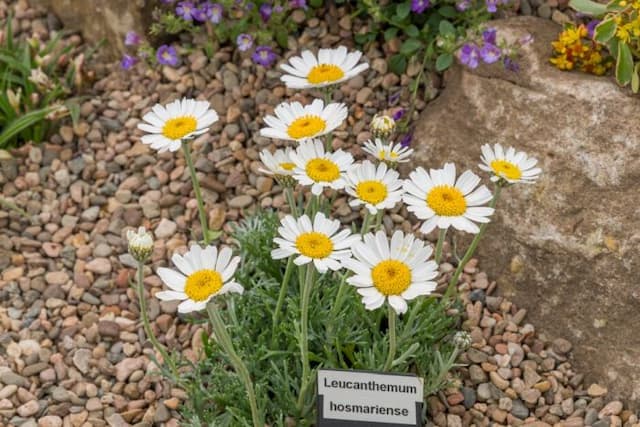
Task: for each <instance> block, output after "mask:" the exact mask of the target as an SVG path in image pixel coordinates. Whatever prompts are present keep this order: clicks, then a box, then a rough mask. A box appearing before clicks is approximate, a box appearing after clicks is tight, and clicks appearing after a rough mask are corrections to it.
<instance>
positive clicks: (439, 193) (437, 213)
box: [403, 163, 493, 233]
mask: <svg viewBox="0 0 640 427" xmlns="http://www.w3.org/2000/svg"><path fill="white" fill-rule="evenodd" d="M479 183H480V177H479V176H477V175H476V174H474V173H473V172H471V171H465V172H464V173H463V174H462V175H460V177H459V178H458V179H457V180H456V167H455V165H454V164H453V163H447V164H445V165H444V168H443V169H431V171H430V173H427V171H425V170H424V169H423V168H421V167H419V168H418V169H416V170H415V171H413V172H411V174H410V175H409V179H408V180H405V182H404V191H405V194H404V196H403V200H404V202H405V203H406V204H407V205H408V207H407V209H408V210H409V212H413V213H414V214H415V215H416V216H417V217H418V218H419V219H424V220H425V222H424V223H423V224H422V227H420V231H422V232H423V233H429V232H430V231H431V230H433V229H434V228H436V227H438V228H441V229H446V228H449V227H450V226H453V227H454V228H456V229H458V230H463V231H466V232H469V233H477V232H478V231H480V229H479V228H478V226H477V225H476V224H475V223H476V222H482V223H486V222H489V218H488V217H489V216H490V215H492V214H493V208H489V207H486V206H480V205H483V204H485V203H487V202H488V201H489V200H491V198H492V195H491V192H490V191H489V190H488V189H487V187H485V186H484V185H481V186H480V187H477V186H478V184H479ZM476 187H477V188H476Z"/></svg>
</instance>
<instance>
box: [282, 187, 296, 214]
mask: <svg viewBox="0 0 640 427" xmlns="http://www.w3.org/2000/svg"><path fill="white" fill-rule="evenodd" d="M284 197H285V199H286V200H287V203H288V204H289V209H291V215H293V217H294V218H298V204H297V203H296V198H295V197H294V195H293V187H288V186H287V187H285V188H284Z"/></svg>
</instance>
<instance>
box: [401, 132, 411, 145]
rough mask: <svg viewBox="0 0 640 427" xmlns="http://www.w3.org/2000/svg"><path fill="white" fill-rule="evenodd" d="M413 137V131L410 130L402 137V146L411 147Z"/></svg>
mask: <svg viewBox="0 0 640 427" xmlns="http://www.w3.org/2000/svg"><path fill="white" fill-rule="evenodd" d="M412 139H413V131H410V132H408V133H406V134H405V135H404V136H403V137H402V138H401V139H400V146H401V147H409V146H410V145H411V140H412Z"/></svg>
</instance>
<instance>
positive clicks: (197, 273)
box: [156, 245, 244, 313]
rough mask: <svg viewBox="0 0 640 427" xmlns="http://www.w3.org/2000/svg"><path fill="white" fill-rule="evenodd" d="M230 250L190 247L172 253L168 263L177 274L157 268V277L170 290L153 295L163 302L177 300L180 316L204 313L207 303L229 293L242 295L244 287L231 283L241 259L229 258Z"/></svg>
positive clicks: (211, 247) (168, 269) (170, 270)
mask: <svg viewBox="0 0 640 427" xmlns="http://www.w3.org/2000/svg"><path fill="white" fill-rule="evenodd" d="M231 254H232V252H231V249H229V248H226V247H225V248H222V249H221V250H220V253H218V248H216V247H215V246H207V247H206V248H204V249H202V248H201V247H200V246H199V245H193V246H191V248H190V249H189V252H187V253H186V254H184V255H183V256H180V255H179V254H174V255H173V257H172V258H171V260H172V261H173V263H174V264H175V266H176V267H178V270H179V271H176V270H172V269H170V268H163V267H161V268H158V276H160V278H161V279H162V281H163V282H164V283H165V284H166V285H167V286H168V287H169V288H171V290H169V291H162V292H158V293H157V294H156V297H157V298H158V299H161V300H162V301H171V300H180V301H182V302H181V303H180V305H178V312H179V313H189V312H192V311H199V310H203V309H204V308H205V307H206V306H207V303H208V302H209V300H210V299H211V298H212V297H214V296H217V295H223V294H226V293H228V292H235V293H238V294H242V292H244V288H243V287H242V286H241V285H240V284H239V283H236V282H235V281H233V275H234V274H235V272H236V268H237V267H238V263H239V262H240V257H237V256H236V257H233V258H232V257H231Z"/></svg>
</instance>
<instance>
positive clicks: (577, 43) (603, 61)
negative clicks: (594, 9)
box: [550, 0, 640, 76]
mask: <svg viewBox="0 0 640 427" xmlns="http://www.w3.org/2000/svg"><path fill="white" fill-rule="evenodd" d="M639 1H640V0H639ZM587 36H588V31H587V27H586V26H585V25H579V26H577V27H574V26H571V27H568V28H566V29H565V30H564V31H562V32H561V33H560V34H559V35H558V40H556V41H554V42H552V43H551V45H552V46H553V49H554V53H553V56H552V57H551V59H550V61H551V63H552V64H553V65H555V66H556V67H557V68H559V69H560V70H573V69H577V70H580V71H582V72H585V73H590V74H595V75H598V76H601V75H603V74H604V73H606V72H607V70H608V69H609V68H611V66H612V64H613V61H612V59H611V57H610V56H609V55H607V54H606V52H605V51H604V50H603V47H602V46H600V45H599V44H597V43H596V42H595V41H593V40H590V39H589V38H588V37H587Z"/></svg>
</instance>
